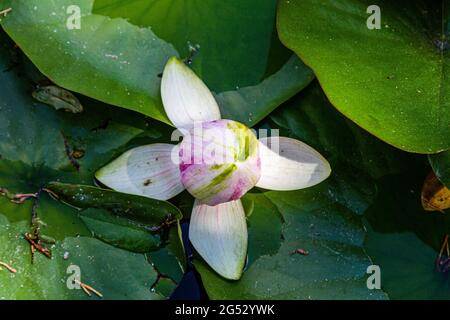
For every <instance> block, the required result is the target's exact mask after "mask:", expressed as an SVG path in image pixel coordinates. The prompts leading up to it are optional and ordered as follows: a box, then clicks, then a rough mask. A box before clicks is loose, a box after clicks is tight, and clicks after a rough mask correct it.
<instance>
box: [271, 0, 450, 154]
mask: <svg viewBox="0 0 450 320" xmlns="http://www.w3.org/2000/svg"><path fill="white" fill-rule="evenodd" d="M372 4H373V2H371V1H366V0H345V1H339V2H337V1H333V0H320V1H316V0H302V1H280V3H279V11H278V31H279V36H280V39H281V41H282V42H283V43H284V44H285V45H286V46H287V47H288V48H290V49H292V50H293V51H294V52H295V53H297V54H298V55H299V56H300V57H301V59H302V60H303V61H304V62H305V63H306V64H307V65H308V66H310V67H311V68H312V69H313V70H314V72H315V74H316V76H317V78H318V79H319V81H320V84H321V85H322V87H323V88H324V91H325V92H326V94H327V96H328V98H329V99H330V101H331V103H332V104H333V105H334V106H335V107H336V108H337V109H338V110H339V111H340V112H342V113H343V114H344V115H345V116H347V117H348V118H350V119H351V120H352V121H354V122H355V123H356V124H358V125H359V126H361V127H362V128H364V129H365V130H367V131H369V132H370V133H372V134H374V135H375V136H377V137H378V138H380V139H381V140H383V141H385V142H387V143H389V144H392V145H394V146H395V147H397V148H400V149H403V150H406V151H410V152H417V153H437V152H440V151H444V150H447V149H449V148H450V140H449V138H448V137H449V136H450V126H449V123H450V113H449V112H448V105H449V96H448V92H449V90H448V89H449V86H450V82H449V81H448V68H447V65H448V48H447V47H448V31H449V30H448V26H449V24H448V23H447V18H446V17H447V16H448V12H447V11H444V10H448V6H443V5H442V1H431V2H430V1H429V2H424V1H420V0H415V1H378V2H377V3H376V5H378V6H379V7H380V8H381V28H380V29H369V28H368V27H367V25H366V21H367V19H368V18H369V16H370V14H367V8H368V7H369V6H370V5H372ZM399 17H401V18H399ZM443 17H444V19H445V20H443ZM442 28H444V29H442Z"/></svg>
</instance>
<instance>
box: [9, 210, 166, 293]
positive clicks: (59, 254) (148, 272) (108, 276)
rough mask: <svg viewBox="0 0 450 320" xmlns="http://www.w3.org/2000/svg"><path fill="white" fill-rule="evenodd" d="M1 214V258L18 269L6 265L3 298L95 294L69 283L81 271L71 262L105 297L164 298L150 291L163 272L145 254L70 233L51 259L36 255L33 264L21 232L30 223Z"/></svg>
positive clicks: (87, 282) (81, 277)
mask: <svg viewBox="0 0 450 320" xmlns="http://www.w3.org/2000/svg"><path fill="white" fill-rule="evenodd" d="M0 218H1V219H0V240H1V247H2V250H0V261H3V262H5V263H8V264H9V265H10V266H11V267H13V268H15V269H16V270H17V273H14V274H13V273H10V272H8V271H7V270H6V269H4V268H3V270H1V271H0V299H39V300H41V299H42V300H43V299H51V300H64V299H86V298H89V296H87V294H86V293H84V292H83V291H82V290H81V289H76V288H74V287H72V286H68V282H69V284H71V281H70V279H71V278H70V277H71V276H73V275H75V273H74V269H71V268H69V267H70V266H72V268H76V269H78V270H79V271H80V279H79V280H80V281H81V282H82V283H85V284H87V285H89V286H91V287H93V288H94V289H95V290H97V291H99V292H100V293H101V294H102V295H103V298H104V299H114V300H115V299H148V300H154V299H164V296H163V295H161V294H158V293H156V292H151V291H150V290H149V288H150V286H151V285H152V283H153V282H154V281H156V278H157V273H156V272H155V271H154V270H153V269H152V268H151V266H150V265H149V263H148V262H147V261H146V259H145V256H144V255H142V254H136V253H131V252H128V251H125V250H120V249H116V248H114V247H111V246H109V245H107V244H104V243H102V242H100V241H99V240H95V239H92V238H88V237H77V238H72V237H67V238H65V239H64V241H63V242H61V243H58V244H56V245H55V247H54V248H53V258H52V259H51V260H50V259H47V258H46V257H44V256H41V255H36V256H35V259H34V263H33V264H32V263H31V258H30V254H29V252H30V247H29V245H28V244H27V242H26V241H25V240H24V239H22V237H21V234H22V233H23V232H24V231H26V230H27V229H28V226H27V223H26V222H19V223H10V222H8V220H6V219H5V217H4V216H2V215H0ZM65 257H66V259H65ZM92 295H93V297H96V295H95V294H94V293H92Z"/></svg>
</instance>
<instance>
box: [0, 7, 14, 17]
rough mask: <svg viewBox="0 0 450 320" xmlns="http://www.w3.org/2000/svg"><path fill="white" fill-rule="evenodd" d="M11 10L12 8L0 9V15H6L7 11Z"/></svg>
mask: <svg viewBox="0 0 450 320" xmlns="http://www.w3.org/2000/svg"><path fill="white" fill-rule="evenodd" d="M11 11H12V8H8V9H5V10H2V11H0V16H4V17H6V16H7V15H8V13H10V12H11Z"/></svg>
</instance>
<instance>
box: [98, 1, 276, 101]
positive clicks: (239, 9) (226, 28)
mask: <svg viewBox="0 0 450 320" xmlns="http://www.w3.org/2000/svg"><path fill="white" fill-rule="evenodd" d="M275 12H276V1H275V0H268V1H259V0H247V1H239V0H229V1H219V0H207V1H201V2H198V1H194V0H188V1H186V0H166V1H158V0H150V1H140V0H130V1H117V0H96V1H95V5H94V13H98V14H102V15H106V16H110V17H112V18H117V17H121V18H125V19H127V20H129V21H130V22H131V23H133V24H135V25H137V26H140V27H151V28H152V30H153V31H154V32H155V34H156V35H157V36H158V37H160V38H161V39H164V40H166V41H167V42H170V43H172V44H173V45H174V46H175V47H176V48H177V50H178V51H179V52H180V53H181V55H182V56H185V57H187V56H188V55H189V54H190V52H189V45H190V46H194V47H195V46H197V45H198V46H199V49H198V54H196V55H195V57H194V59H193V68H194V70H195V71H196V72H197V73H198V74H199V76H200V77H201V78H202V79H203V80H204V81H205V82H206V83H207V84H208V85H209V86H210V88H211V89H212V90H214V91H216V92H221V91H228V90H232V89H233V90H234V89H235V88H236V87H247V86H251V85H256V84H257V83H259V82H260V81H261V79H262V78H263V77H264V75H265V72H266V69H267V64H268V58H269V49H270V46H271V40H272V38H271V35H272V32H273V30H274V25H275V23H274V22H275ZM249 13H251V14H249Z"/></svg>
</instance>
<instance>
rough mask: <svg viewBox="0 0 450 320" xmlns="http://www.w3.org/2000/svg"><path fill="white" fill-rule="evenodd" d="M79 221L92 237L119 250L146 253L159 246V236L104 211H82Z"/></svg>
mask: <svg viewBox="0 0 450 320" xmlns="http://www.w3.org/2000/svg"><path fill="white" fill-rule="evenodd" d="M81 219H82V220H83V222H84V223H85V224H86V227H87V228H88V229H89V230H90V231H91V232H92V234H93V236H94V237H96V238H98V239H100V240H102V241H103V242H106V243H108V244H111V245H112V246H115V247H118V248H121V249H125V250H128V251H132V252H137V253H147V252H150V251H152V250H156V249H158V248H159V245H160V244H161V241H160V238H159V236H157V235H153V234H151V233H150V232H149V230H146V229H145V228H143V227H142V226H139V225H136V224H134V223H131V222H130V221H129V220H128V219H125V218H121V217H118V216H113V215H111V213H110V212H109V211H106V210H101V209H87V210H83V212H81Z"/></svg>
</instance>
